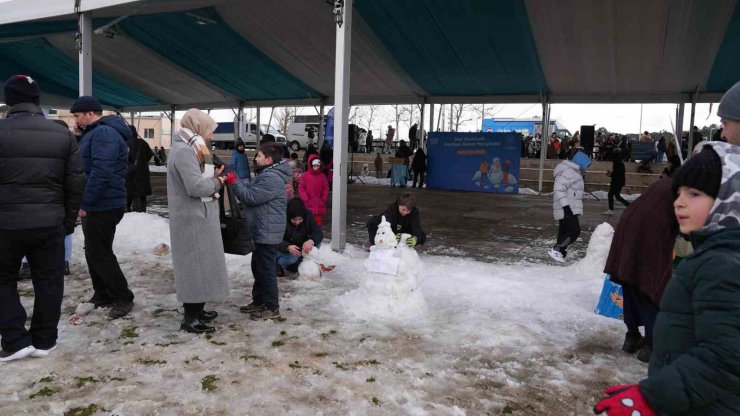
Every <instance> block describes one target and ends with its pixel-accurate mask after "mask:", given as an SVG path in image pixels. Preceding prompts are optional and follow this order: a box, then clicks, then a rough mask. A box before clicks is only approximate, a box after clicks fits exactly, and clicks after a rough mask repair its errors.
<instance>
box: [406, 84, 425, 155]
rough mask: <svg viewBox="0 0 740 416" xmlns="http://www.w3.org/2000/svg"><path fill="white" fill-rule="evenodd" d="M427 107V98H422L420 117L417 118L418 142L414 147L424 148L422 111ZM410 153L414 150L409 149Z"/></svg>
mask: <svg viewBox="0 0 740 416" xmlns="http://www.w3.org/2000/svg"><path fill="white" fill-rule="evenodd" d="M426 106H427V97H422V100H421V116H420V118H419V128H418V129H417V130H416V137H419V140H418V141H417V142H416V147H417V148H419V147H424V146H423V144H424V143H423V142H424V109H425V108H426ZM409 141H411V137H409ZM411 151H416V149H411Z"/></svg>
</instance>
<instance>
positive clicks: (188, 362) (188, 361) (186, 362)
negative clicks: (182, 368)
mask: <svg viewBox="0 0 740 416" xmlns="http://www.w3.org/2000/svg"><path fill="white" fill-rule="evenodd" d="M196 361H200V362H203V361H202V360H201V359H200V357H198V356H197V355H194V356H193V358H191V359H189V360H185V364H190V363H191V362H196Z"/></svg>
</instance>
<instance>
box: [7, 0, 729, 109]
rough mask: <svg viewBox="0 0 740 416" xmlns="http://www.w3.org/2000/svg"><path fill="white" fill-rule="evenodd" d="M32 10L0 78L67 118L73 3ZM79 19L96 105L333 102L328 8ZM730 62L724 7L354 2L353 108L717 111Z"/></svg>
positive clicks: (200, 9)
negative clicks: (577, 106) (520, 105)
mask: <svg viewBox="0 0 740 416" xmlns="http://www.w3.org/2000/svg"><path fill="white" fill-rule="evenodd" d="M21 2H23V3H21ZM35 3H37V4H35V6H34V7H32V8H29V7H27V0H12V1H9V2H5V3H0V56H2V58H3V59H2V60H1V61H0V77H2V78H3V79H4V78H7V77H9V76H10V75H13V74H16V73H27V74H29V75H31V76H33V77H35V78H37V79H38V80H39V83H40V85H41V87H42V90H43V91H44V94H45V95H44V97H43V100H44V101H45V103H54V104H65V103H67V104H68V103H69V102H70V101H71V100H72V99H73V98H74V97H75V96H76V95H77V87H78V78H77V77H78V70H77V51H76V46H75V45H76V43H75V32H76V30H77V29H76V28H77V17H76V11H75V1H74V0H37V1H36V2H35ZM21 4H23V6H24V7H21ZM79 6H80V11H92V13H93V26H94V27H95V28H101V27H104V26H106V25H110V24H111V23H114V24H113V25H111V26H110V27H106V28H105V29H106V30H105V33H101V34H98V35H95V36H94V37H93V70H94V75H93V91H94V94H95V95H96V96H97V97H98V98H99V99H100V100H101V101H102V102H104V103H105V104H106V105H109V106H112V107H118V108H121V109H127V110H147V109H160V108H169V107H170V106H171V105H177V106H178V107H179V108H187V107H200V108H218V107H231V106H235V105H237V104H238V103H239V102H244V103H245V104H246V105H261V106H271V105H288V104H290V105H301V104H317V103H318V102H319V101H320V99H321V98H322V97H326V98H327V101H328V102H329V103H331V102H332V96H333V90H334V64H335V59H334V54H335V24H334V20H333V15H332V6H331V5H329V4H327V3H326V1H325V0H281V1H279V2H275V1H272V0H185V1H172V0H139V1H136V0H80V1H79ZM121 18H122V19H121ZM116 19H120V20H118V21H116V22H114V20H116ZM738 52H740V13H739V12H738V10H737V7H736V0H702V1H699V0H683V1H672V2H667V1H657V0H651V1H641V0H623V1H619V2H614V1H606V0H605V1H589V0H573V1H562V0H497V1H495V2H493V1H490V0H458V1H454V2H452V1H448V0H427V1H424V2H399V1H396V0H354V13H353V31H352V58H351V63H350V73H351V75H350V101H351V103H352V104H355V105H356V104H387V103H420V102H422V100H423V99H426V100H427V102H431V103H448V102H454V103H460V102H468V103H476V102H539V101H540V100H541V97H542V95H541V94H546V96H547V98H548V100H549V101H550V102H554V103H566V102H569V103H595V102H609V103H611V102H645V103H647V102H688V101H690V100H691V94H692V93H694V92H698V101H700V102H705V101H716V100H718V99H719V97H720V96H721V94H722V93H723V92H724V91H725V90H727V89H728V88H729V87H730V86H732V85H733V84H734V83H735V82H736V81H737V80H739V79H740V65H739V64H740V62H736V61H738V60H740V53H738Z"/></svg>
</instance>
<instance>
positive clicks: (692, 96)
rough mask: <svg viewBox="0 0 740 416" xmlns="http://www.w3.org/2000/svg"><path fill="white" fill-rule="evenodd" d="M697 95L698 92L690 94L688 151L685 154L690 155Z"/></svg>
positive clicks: (692, 147) (692, 144) (692, 150)
mask: <svg viewBox="0 0 740 416" xmlns="http://www.w3.org/2000/svg"><path fill="white" fill-rule="evenodd" d="M698 96H699V92H698V91H697V92H694V93H693V94H691V116H690V118H689V120H690V121H689V151H688V153H687V154H686V156H689V155H691V154H692V153H693V152H694V116H695V115H696V99H697V98H698Z"/></svg>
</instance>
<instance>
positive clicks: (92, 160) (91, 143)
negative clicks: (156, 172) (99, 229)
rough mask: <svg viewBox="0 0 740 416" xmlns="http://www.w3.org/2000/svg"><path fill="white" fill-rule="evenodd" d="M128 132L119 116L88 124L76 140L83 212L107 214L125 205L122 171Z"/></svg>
mask: <svg viewBox="0 0 740 416" xmlns="http://www.w3.org/2000/svg"><path fill="white" fill-rule="evenodd" d="M131 139H132V137H131V129H130V128H129V126H128V125H127V124H126V122H125V121H124V120H123V119H122V118H121V117H119V116H112V115H111V116H103V117H102V118H101V119H100V120H98V121H96V122H95V123H92V124H90V125H89V126H87V128H86V129H85V132H84V134H83V136H82V139H81V140H80V152H81V153H82V161H83V162H84V164H85V174H86V175H87V186H85V194H84V197H83V199H82V209H84V210H85V211H110V210H112V209H116V208H124V207H125V206H126V172H127V170H128V145H127V144H126V143H127V142H128V141H129V140H131Z"/></svg>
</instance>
